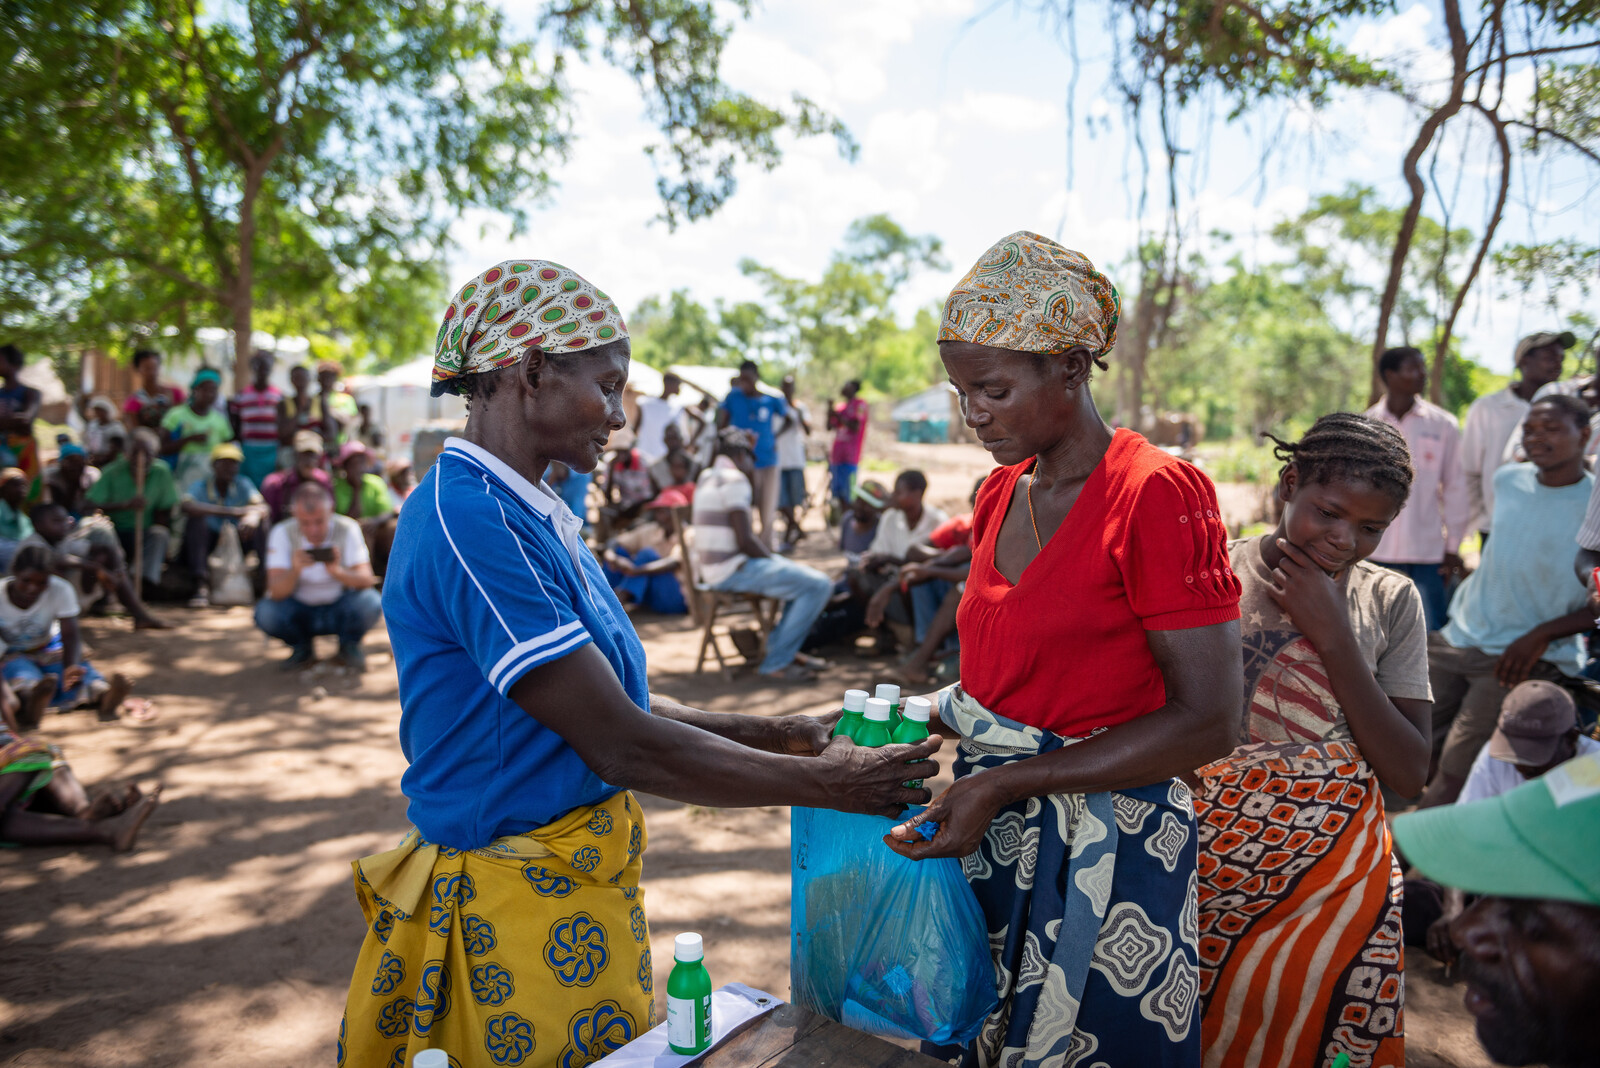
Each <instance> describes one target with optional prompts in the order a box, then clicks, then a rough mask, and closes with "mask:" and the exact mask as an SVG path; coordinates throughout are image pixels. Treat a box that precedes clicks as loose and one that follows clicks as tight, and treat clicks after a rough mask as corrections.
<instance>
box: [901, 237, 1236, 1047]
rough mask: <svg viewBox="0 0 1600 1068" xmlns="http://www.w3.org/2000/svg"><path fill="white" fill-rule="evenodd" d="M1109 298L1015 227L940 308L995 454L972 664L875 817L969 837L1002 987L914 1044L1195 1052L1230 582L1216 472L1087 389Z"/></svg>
mask: <svg viewBox="0 0 1600 1068" xmlns="http://www.w3.org/2000/svg"><path fill="white" fill-rule="evenodd" d="M1118 313H1119V300H1118V297H1117V291H1116V289H1115V288H1114V287H1113V286H1112V285H1111V282H1110V281H1109V280H1108V279H1107V278H1106V277H1105V276H1104V275H1103V274H1101V273H1100V272H1099V271H1097V270H1095V269H1094V265H1093V264H1091V263H1090V262H1089V261H1088V259H1087V258H1085V257H1084V256H1083V255H1082V254H1080V253H1077V252H1073V251H1071V250H1069V249H1066V248H1063V247H1062V246H1061V245H1059V244H1057V243H1056V242H1054V241H1051V240H1049V239H1048V238H1044V237H1040V236H1039V235H1038V234H1033V233H1028V232H1020V233H1016V234H1012V235H1010V236H1008V237H1006V238H1003V239H1002V240H1000V241H999V242H997V243H996V244H995V246H994V247H993V248H991V249H990V250H989V251H988V252H986V253H984V255H983V256H982V257H981V258H980V259H979V260H978V262H977V263H976V264H975V265H974V266H973V268H972V269H971V270H970V271H969V272H968V273H967V275H966V276H965V277H964V278H962V279H961V281H959V282H958V283H956V287H955V289H953V290H952V291H951V293H950V296H949V297H948V298H947V300H946V301H945V306H944V316H943V322H942V325H941V328H940V330H939V358H940V359H941V360H942V361H943V362H944V367H945V371H946V372H947V373H948V374H949V376H950V381H951V382H952V383H953V384H954V385H955V387H956V389H957V390H958V391H959V393H960V396H961V402H962V413H963V415H965V417H966V423H967V425H968V426H969V427H971V428H972V429H973V430H974V431H975V432H976V433H977V437H978V440H979V441H981V442H982V443H983V445H984V447H985V448H986V449H988V450H989V452H990V454H991V455H993V456H994V458H995V460H996V462H998V463H999V464H1001V465H1003V466H1002V467H1001V468H1000V469H999V470H998V471H995V472H994V473H993V474H991V475H990V476H989V477H988V478H987V479H986V480H985V481H984V484H983V489H982V490H981V491H980V492H979V494H978V503H977V506H976V508H975V510H974V512H973V520H972V537H971V548H972V566H971V570H970V572H969V574H968V577H967V592H966V595H965V596H964V597H963V598H962V601H961V608H960V610H959V611H958V612H957V615H956V625H957V628H958V629H959V631H960V633H961V682H960V683H959V684H958V685H955V686H952V687H949V688H948V689H945V690H942V691H940V692H939V695H938V700H939V719H940V721H941V724H942V729H945V730H949V731H953V732H955V733H956V734H959V735H960V737H961V742H962V744H961V747H960V749H961V752H960V756H959V757H958V759H957V761H956V767H955V774H956V779H955V783H954V785H952V786H951V787H950V788H949V789H948V790H946V791H945V792H944V793H942V794H940V795H939V796H938V797H936V798H934V800H933V804H932V805H930V806H929V807H928V808H927V810H926V811H925V812H924V813H923V814H920V815H918V816H916V817H915V818H913V819H911V820H909V821H907V822H904V823H902V824H900V825H899V826H896V827H894V828H893V830H892V831H891V833H890V834H889V835H886V836H885V839H884V840H885V842H887V843H888V844H889V846H890V847H891V848H892V849H894V850H895V852H897V853H899V854H901V855H902V856H906V857H909V858H911V859H914V860H916V859H923V858H931V857H959V858H962V869H963V871H965V872H966V875H967V879H968V881H969V882H970V883H971V885H972V889H973V893H974V896H975V897H976V898H977V900H978V904H979V907H980V909H981V910H982V912H983V916H984V920H985V923H986V926H987V927H988V930H989V944H990V947H991V950H992V952H993V955H994V958H995V960H994V963H995V974H996V975H997V977H998V978H999V989H998V993H999V995H1000V999H1001V1003H1000V1005H999V1007H998V1008H997V1009H996V1010H995V1013H994V1014H993V1015H991V1016H990V1018H989V1020H988V1022H987V1023H986V1024H985V1026H984V1028H983V1031H982V1032H981V1034H980V1036H979V1037H978V1038H977V1039H976V1040H975V1041H974V1043H973V1044H972V1045H969V1046H967V1047H965V1048H948V1049H939V1050H937V1051H930V1050H928V1049H927V1048H926V1047H925V1048H924V1051H925V1052H936V1053H937V1055H939V1056H941V1057H946V1058H954V1057H957V1056H960V1057H962V1058H963V1059H964V1063H968V1064H971V1063H999V1062H1000V1061H1002V1060H1007V1061H1010V1060H1016V1061H1018V1062H1021V1061H1027V1062H1029V1063H1032V1062H1034V1061H1040V1062H1042V1061H1045V1060H1049V1059H1060V1058H1061V1057H1062V1055H1063V1052H1062V1051H1066V1050H1072V1051H1076V1056H1077V1058H1078V1059H1081V1060H1083V1061H1084V1062H1085V1063H1087V1061H1089V1060H1091V1059H1092V1060H1094V1061H1097V1062H1100V1061H1103V1062H1104V1063H1106V1064H1116V1065H1132V1064H1139V1065H1144V1064H1160V1065H1164V1066H1167V1068H1199V1065H1200V1055H1201V1050H1200V1018H1199V1013H1198V1011H1197V1010H1198V1004H1197V1002H1198V996H1197V995H1198V992H1199V981H1200V974H1199V946H1198V942H1199V936H1198V932H1197V931H1196V929H1195V921H1194V916H1195V908H1196V892H1195V891H1196V883H1197V880H1198V874H1199V872H1198V855H1197V850H1196V846H1197V839H1198V836H1197V834H1196V828H1195V820H1194V810H1193V808H1192V807H1191V803H1190V795H1189V789H1188V787H1187V786H1185V785H1184V781H1183V779H1182V778H1181V776H1183V775H1185V774H1187V773H1188V772H1189V771H1190V770H1191V769H1192V768H1194V767H1195V765H1196V762H1197V761H1210V760H1216V759H1219V758H1221V757H1223V756H1226V755H1227V754H1228V753H1229V752H1230V751H1232V749H1233V745H1234V740H1233V739H1234V732H1235V729H1236V727H1237V724H1238V718H1239V709H1240V708H1241V707H1242V706H1243V702H1244V671H1243V660H1242V658H1241V657H1240V655H1239V649H1240V639H1239V581H1238V579H1237V578H1235V576H1234V574H1233V571H1232V569H1231V567H1230V566H1229V563H1228V532H1227V529H1226V527H1225V526H1224V525H1223V521H1222V517H1221V515H1220V514H1219V509H1218V506H1217V495H1216V489H1215V487H1213V486H1212V484H1211V481H1210V480H1209V479H1208V478H1206V476H1205V475H1204V474H1202V473H1201V472H1200V471H1199V470H1197V469H1196V468H1195V467H1193V466H1192V465H1190V464H1187V463H1184V462H1183V461H1182V460H1179V459H1177V458H1176V457H1172V456H1169V455H1167V454H1166V453H1165V452H1163V451H1161V450H1160V449H1158V448H1156V447H1155V446H1154V445H1151V444H1150V443H1149V442H1148V441H1146V440H1145V439H1144V438H1142V437H1140V436H1139V435H1138V434H1135V433H1134V432H1132V431H1130V430H1118V431H1115V432H1113V431H1112V429H1111V428H1110V427H1108V426H1107V425H1106V424H1105V421H1104V420H1103V419H1101V417H1100V414H1099V412H1098V411H1097V410H1096V408H1095V402H1094V398H1093V396H1092V395H1091V394H1090V391H1089V379H1090V376H1091V375H1092V374H1093V372H1094V370H1095V369H1096V368H1097V367H1099V368H1102V369H1104V367H1105V363H1104V361H1103V357H1104V356H1105V355H1106V353H1108V352H1109V351H1110V350H1111V346H1112V345H1113V344H1114V343H1115V341H1116V327H1117V317H1118ZM979 772H981V774H978V773H979ZM924 821H930V822H933V823H935V824H937V826H938V829H937V831H936V832H935V833H934V836H933V838H932V839H931V840H924V839H923V836H922V835H921V834H920V833H919V832H918V830H917V827H918V826H919V825H921V824H923V823H924ZM1074 873H1076V874H1075V875H1074ZM1130 940H1131V941H1132V942H1133V943H1136V944H1137V949H1135V950H1133V951H1132V952H1131V953H1130V948H1129V943H1130ZM1107 961H1112V962H1117V963H1114V964H1113V965H1112V966H1111V967H1103V965H1104V963H1105V962H1107ZM1091 962H1092V963H1093V965H1094V966H1093V967H1091V966H1090V965H1091ZM1122 962H1126V963H1128V964H1129V965H1130V966H1129V967H1126V968H1125V967H1123V966H1122Z"/></svg>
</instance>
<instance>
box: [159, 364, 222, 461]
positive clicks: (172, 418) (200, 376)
mask: <svg viewBox="0 0 1600 1068" xmlns="http://www.w3.org/2000/svg"><path fill="white" fill-rule="evenodd" d="M221 388H222V375H221V374H219V373H218V372H217V371H216V369H215V368H211V367H202V368H200V370H198V371H196V372H195V373H194V379H193V381H191V382H190V383H189V402H188V403H187V404H180V405H178V406H177V407H176V408H173V409H172V410H171V411H169V412H168V413H167V414H166V415H164V416H162V417H161V431H162V433H163V434H164V435H165V439H164V441H163V444H162V447H161V452H162V454H163V455H164V456H167V457H168V458H169V459H170V460H171V462H172V474H173V477H174V478H175V479H176V480H177V483H178V485H179V486H190V485H193V484H194V483H195V481H196V480H198V479H202V478H205V477H206V475H208V474H209V473H210V471H211V450H212V449H215V448H216V447H217V446H218V445H221V444H222V443H223V442H224V441H232V440H233V422H232V421H231V420H230V419H229V418H228V413H227V412H225V411H223V410H222V408H221V407H220V406H218V404H217V393H218V391H219V390H221Z"/></svg>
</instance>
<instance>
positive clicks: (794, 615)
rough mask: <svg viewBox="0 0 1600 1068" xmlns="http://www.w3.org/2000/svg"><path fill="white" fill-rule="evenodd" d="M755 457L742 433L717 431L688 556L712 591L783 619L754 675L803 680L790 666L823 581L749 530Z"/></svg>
mask: <svg viewBox="0 0 1600 1068" xmlns="http://www.w3.org/2000/svg"><path fill="white" fill-rule="evenodd" d="M754 471H755V454H754V452H753V451H752V443H751V440H750V434H749V433H748V432H747V431H744V430H741V429H739V428H738V427H727V428H725V429H724V430H723V431H722V432H721V434H720V435H719V437H718V441H717V458H716V460H715V462H714V463H712V465H711V466H710V467H709V468H707V469H706V471H705V473H703V474H702V475H701V476H700V481H699V483H698V485H697V486H696V487H695V491H694V558H695V571H696V573H697V574H698V575H699V577H700V581H702V582H704V583H706V584H707V585H709V586H711V587H713V588H714V589H718V590H727V591H730V592H736V593H759V594H764V595H765V596H768V597H776V598H778V599H780V600H782V601H783V602H784V606H783V618H782V619H781V620H779V621H778V625H777V627H775V628H774V629H773V631H772V633H771V634H770V635H768V636H767V654H766V658H765V659H764V660H762V661H761V665H760V667H758V668H757V669H756V672H757V673H758V674H760V675H763V676H766V677H768V678H782V679H809V678H811V677H812V671H811V669H810V668H809V667H806V666H804V665H803V664H801V663H797V662H796V659H797V657H800V656H801V655H802V654H801V653H800V644H801V643H802V642H803V641H805V637H806V634H808V633H809V632H810V630H811V625H812V624H813V623H815V622H816V621H817V617H818V616H820V615H821V614H822V610H823V608H824V607H825V606H826V605H827V603H828V596H829V594H830V593H831V592H832V589H833V584H832V583H831V582H829V581H828V576H826V575H824V574H823V573H822V572H820V571H817V570H815V569H814V568H809V567H806V566H805V565H804V564H798V563H795V562H794V561H793V560H787V559H785V558H783V557H781V556H778V555H777V554H775V553H773V552H772V551H771V550H769V549H768V548H767V546H766V543H765V542H763V541H762V540H761V539H760V538H757V537H756V536H755V534H754V532H753V531H752V529H751V525H750V511H751V503H752V499H753V496H754V494H753V491H752V489H751V478H750V476H751V474H752V473H753V472H754Z"/></svg>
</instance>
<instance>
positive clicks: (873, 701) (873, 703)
mask: <svg viewBox="0 0 1600 1068" xmlns="http://www.w3.org/2000/svg"><path fill="white" fill-rule="evenodd" d="M867 718H868V719H870V720H872V721H873V722H874V723H888V722H889V702H888V701H885V700H884V699H883V698H881V697H869V698H867Z"/></svg>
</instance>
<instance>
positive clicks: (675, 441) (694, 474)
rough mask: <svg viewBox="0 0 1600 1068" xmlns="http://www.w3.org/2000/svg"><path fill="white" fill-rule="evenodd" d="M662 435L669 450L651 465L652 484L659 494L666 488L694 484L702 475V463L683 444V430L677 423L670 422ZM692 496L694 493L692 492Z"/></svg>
mask: <svg viewBox="0 0 1600 1068" xmlns="http://www.w3.org/2000/svg"><path fill="white" fill-rule="evenodd" d="M662 437H663V439H664V441H665V444H666V447H667V451H666V454H665V455H664V456H662V457H661V459H659V460H657V461H656V462H655V463H653V464H651V465H650V468H649V470H650V484H651V485H652V486H654V487H655V489H656V493H657V494H658V495H659V494H660V493H662V492H663V491H664V490H669V489H673V488H676V487H681V486H683V485H685V484H687V485H690V486H692V485H694V483H695V480H696V479H698V478H699V477H700V465H699V464H697V463H695V460H694V457H693V456H692V455H690V453H689V450H688V449H687V448H685V447H684V444H683V431H682V430H679V429H678V424H677V423H668V424H667V429H666V430H665V431H664V432H663V434H662ZM691 496H692V494H691Z"/></svg>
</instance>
